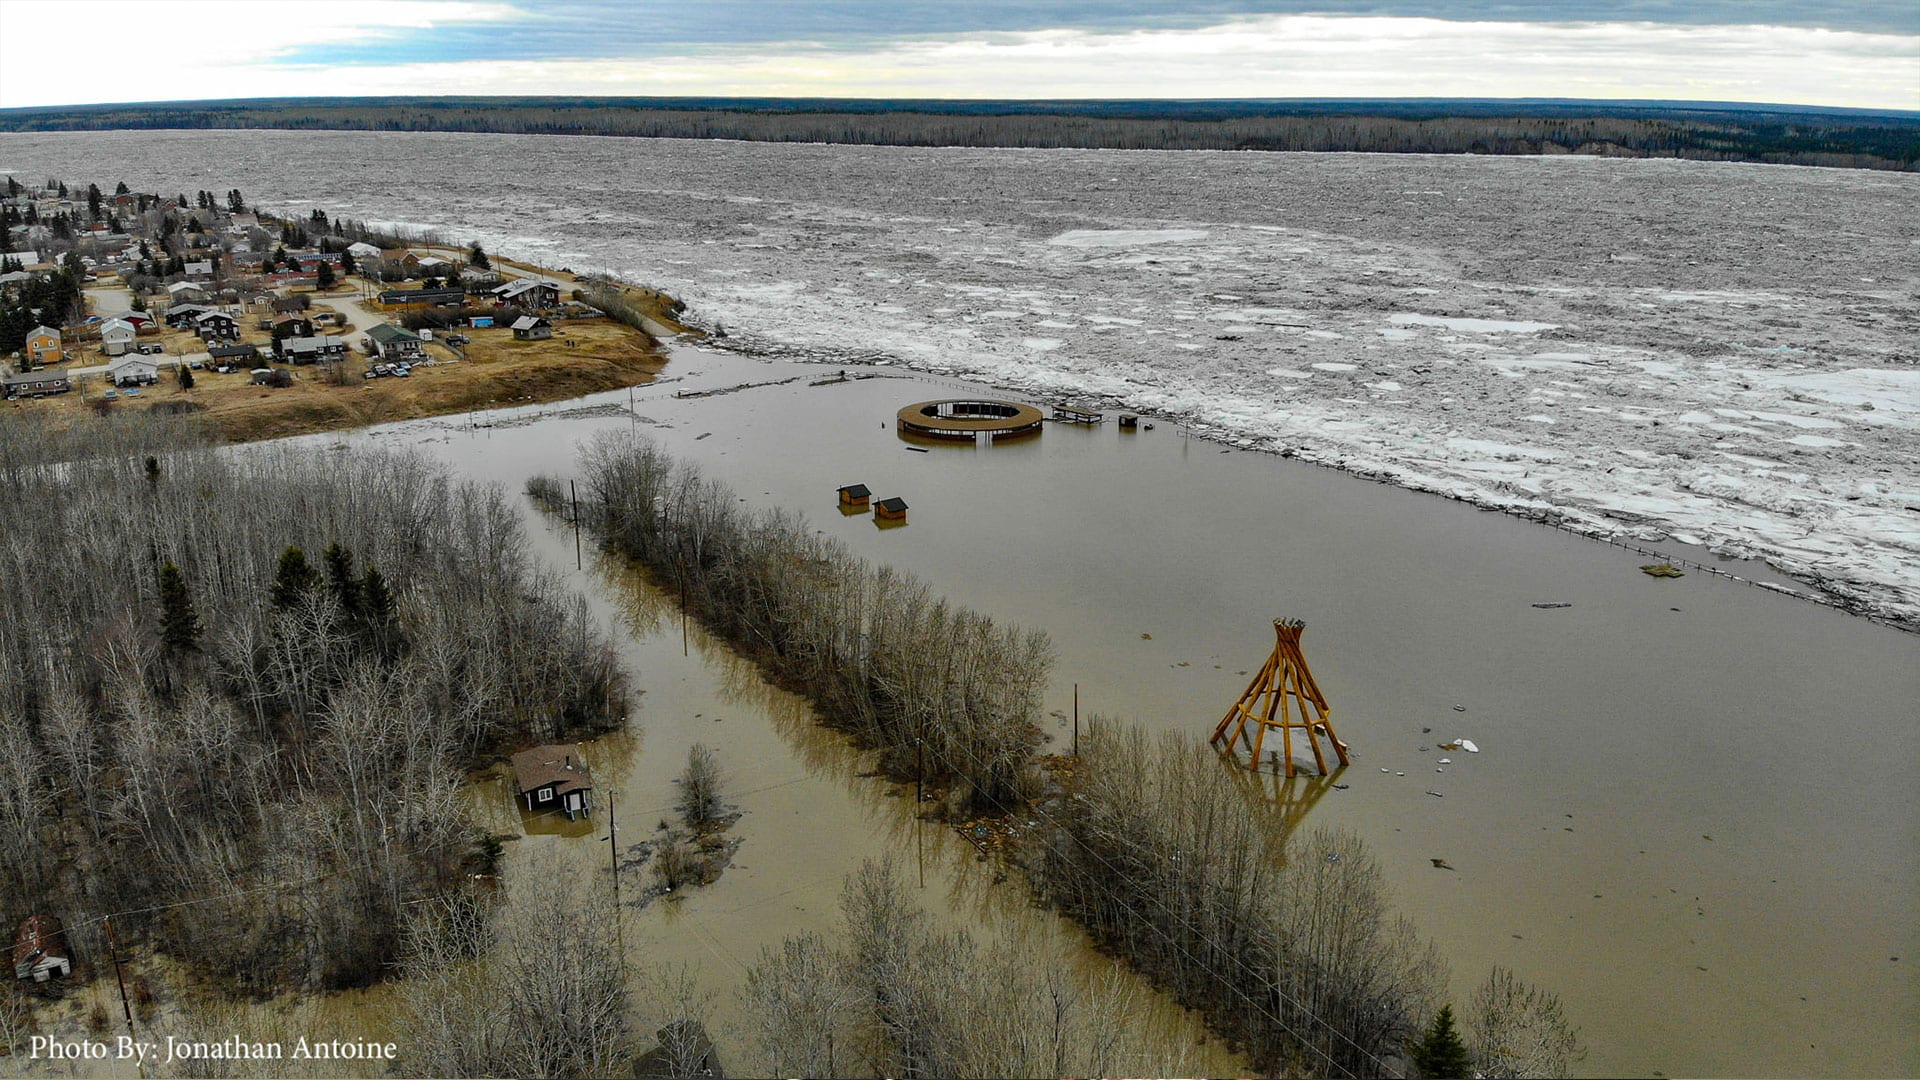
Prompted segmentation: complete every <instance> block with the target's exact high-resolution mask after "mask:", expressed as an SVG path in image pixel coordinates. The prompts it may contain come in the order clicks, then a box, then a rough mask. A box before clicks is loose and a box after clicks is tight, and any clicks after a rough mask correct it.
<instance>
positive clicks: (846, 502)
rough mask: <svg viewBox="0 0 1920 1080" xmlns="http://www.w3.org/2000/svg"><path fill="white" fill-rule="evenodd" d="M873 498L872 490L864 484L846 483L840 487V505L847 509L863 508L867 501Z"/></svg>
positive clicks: (865, 506)
mask: <svg viewBox="0 0 1920 1080" xmlns="http://www.w3.org/2000/svg"><path fill="white" fill-rule="evenodd" d="M871 498H873V492H871V491H868V490H867V485H865V484H848V485H847V486H846V487H843V488H841V489H840V505H841V506H844V507H846V508H847V509H849V510H865V509H866V508H867V501H868V500H869V499H871Z"/></svg>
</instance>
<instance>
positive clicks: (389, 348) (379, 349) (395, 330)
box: [367, 323, 421, 360]
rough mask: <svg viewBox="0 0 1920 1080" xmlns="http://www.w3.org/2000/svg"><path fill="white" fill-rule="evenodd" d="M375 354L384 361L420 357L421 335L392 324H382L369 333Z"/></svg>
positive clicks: (368, 336)
mask: <svg viewBox="0 0 1920 1080" xmlns="http://www.w3.org/2000/svg"><path fill="white" fill-rule="evenodd" d="M367 342H368V344H369V345H371V346H372V348H373V354H374V355H375V356H378V357H379V358H380V359H382V360H410V359H412V358H414V357H417V356H419V355H420V348H421V346H420V335H418V334H416V333H414V332H413V331H411V330H404V329H402V328H400V327H398V326H395V325H393V324H392V323H381V324H380V325H378V326H376V327H373V328H372V329H370V330H368V331H367Z"/></svg>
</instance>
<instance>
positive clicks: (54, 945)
mask: <svg viewBox="0 0 1920 1080" xmlns="http://www.w3.org/2000/svg"><path fill="white" fill-rule="evenodd" d="M72 972H73V953H72V950H71V949H69V948H68V947H67V935H66V932H65V930H64V929H62V927H61V926H60V920H58V919H55V918H53V917H52V916H50V915H30V916H28V917H27V921H26V922H23V923H21V924H20V931H19V933H17V934H15V935H14V936H13V977H14V978H16V979H32V980H33V981H34V982H46V981H47V980H48V979H50V978H52V977H53V976H55V975H69V974H72Z"/></svg>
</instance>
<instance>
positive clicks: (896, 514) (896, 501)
mask: <svg viewBox="0 0 1920 1080" xmlns="http://www.w3.org/2000/svg"><path fill="white" fill-rule="evenodd" d="M873 516H874V517H876V518H879V519H880V520H881V521H905V520H907V500H905V499H902V498H900V497H899V496H898V495H896V496H894V497H893V498H891V499H881V500H880V501H879V502H877V503H874V504H873Z"/></svg>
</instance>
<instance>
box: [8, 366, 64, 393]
mask: <svg viewBox="0 0 1920 1080" xmlns="http://www.w3.org/2000/svg"><path fill="white" fill-rule="evenodd" d="M71 389H73V381H72V380H71V379H69V378H67V372H66V369H65V368H53V369H45V368H43V369H41V370H39V371H23V372H21V373H20V374H18V375H7V376H4V377H0V398H5V399H7V400H9V401H11V400H12V399H14V398H37V397H46V396H47V395H48V394H64V393H66V392H67V391H69V390H71Z"/></svg>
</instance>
